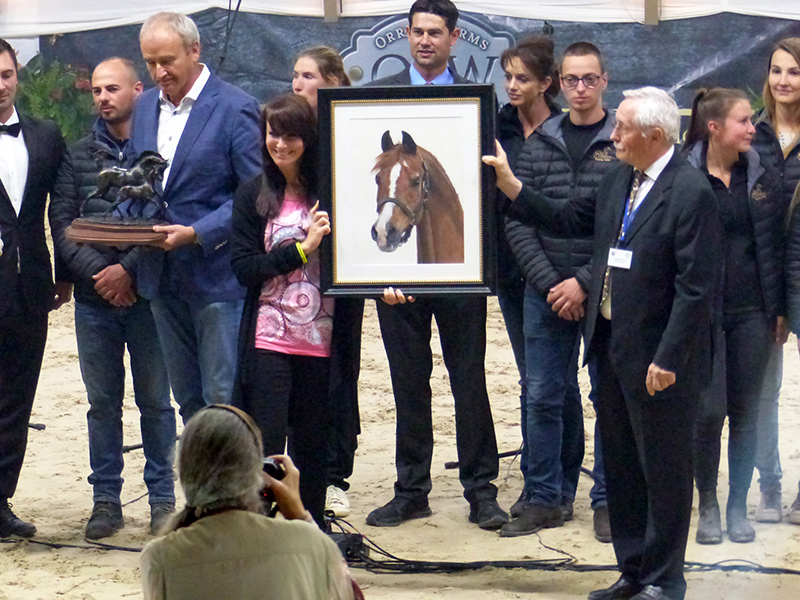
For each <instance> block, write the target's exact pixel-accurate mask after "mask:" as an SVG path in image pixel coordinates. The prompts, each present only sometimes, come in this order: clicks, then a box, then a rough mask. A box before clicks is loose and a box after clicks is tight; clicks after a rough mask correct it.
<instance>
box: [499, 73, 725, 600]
mask: <svg viewBox="0 0 800 600" xmlns="http://www.w3.org/2000/svg"><path fill="white" fill-rule="evenodd" d="M616 118H617V121H616V127H615V129H614V131H613V132H612V134H611V140H612V141H613V142H614V146H615V148H616V153H617V158H618V159H620V161H622V164H620V165H619V166H617V167H615V168H613V169H612V170H611V171H610V172H609V173H608V174H607V175H606V176H605V177H604V178H603V180H602V182H601V184H600V186H599V187H598V188H597V190H596V191H595V193H594V195H593V196H591V197H589V198H582V199H577V200H573V201H571V202H569V203H560V202H556V201H553V200H551V199H548V198H545V197H543V196H541V195H539V194H537V193H536V192H534V191H533V190H532V189H531V188H530V187H528V186H525V185H523V184H522V183H521V182H520V181H519V180H517V179H516V178H515V177H514V175H513V174H512V173H511V171H510V169H509V168H508V165H507V162H506V161H505V157H504V153H503V151H502V149H501V148H499V147H498V156H497V157H484V161H485V162H486V163H487V164H491V165H493V166H494V167H495V169H496V170H497V176H498V187H500V189H501V190H502V191H503V192H504V193H505V194H506V195H508V197H509V198H511V199H512V200H514V202H513V204H512V206H511V208H510V212H511V214H512V216H513V217H514V218H515V219H517V220H520V221H523V222H527V223H530V224H535V225H536V226H538V227H541V228H543V229H548V230H551V231H553V232H563V233H567V232H569V233H592V232H593V234H594V251H593V258H592V264H593V269H592V276H591V287H590V292H589V295H588V299H587V302H588V306H587V309H586V310H587V316H586V347H587V352H586V356H587V358H588V357H594V358H595V359H596V360H597V372H598V373H597V374H598V400H597V402H596V404H595V408H596V410H597V418H598V422H599V425H600V433H601V436H602V438H603V460H604V461H605V467H606V478H607V488H608V508H609V516H610V521H611V537H612V541H613V544H614V551H615V553H616V556H617V563H618V566H619V569H620V571H621V573H622V575H621V577H620V578H619V580H618V581H617V582H616V583H614V584H613V585H612V586H611V587H609V588H607V589H604V590H597V591H594V592H592V593H591V594H589V599H590V600H627V599H630V598H632V599H634V600H681V599H682V598H683V597H684V595H685V592H686V581H685V579H684V576H683V560H684V556H685V553H686V540H687V536H688V532H689V520H690V516H691V509H692V431H693V424H694V416H695V409H696V403H697V397H698V394H699V392H700V391H701V390H702V389H703V387H704V386H705V385H707V383H708V381H709V379H710V364H711V321H712V305H713V294H714V288H715V283H716V282H717V281H718V279H719V270H720V255H721V252H720V245H721V230H720V227H721V226H720V222H719V214H718V209H717V204H716V201H715V199H714V195H713V192H712V191H711V188H710V186H709V185H708V182H707V180H706V178H705V177H703V176H702V174H700V172H699V171H697V170H695V169H693V168H692V167H691V166H690V165H689V164H688V163H687V162H686V161H684V160H683V159H682V158H680V157H679V156H678V154H677V153H676V152H675V148H674V144H675V143H676V142H677V140H678V135H679V131H680V116H679V113H678V107H677V105H676V104H675V102H674V100H672V98H670V97H669V96H668V95H667V94H666V93H665V92H664V91H662V90H658V89H656V88H652V87H651V88H642V89H639V90H632V91H627V92H625V100H624V101H623V102H622V104H620V106H619V109H618V110H617V117H616Z"/></svg>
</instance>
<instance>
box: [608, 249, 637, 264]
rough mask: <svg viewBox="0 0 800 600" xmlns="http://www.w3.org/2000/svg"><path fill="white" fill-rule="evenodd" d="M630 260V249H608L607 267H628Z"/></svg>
mask: <svg viewBox="0 0 800 600" xmlns="http://www.w3.org/2000/svg"><path fill="white" fill-rule="evenodd" d="M632 260H633V252H632V251H631V250H623V249H622V248H609V249H608V266H609V267H614V268H615V269H630V268H631V261H632Z"/></svg>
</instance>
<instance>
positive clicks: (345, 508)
mask: <svg viewBox="0 0 800 600" xmlns="http://www.w3.org/2000/svg"><path fill="white" fill-rule="evenodd" d="M325 510H329V511H331V512H332V513H333V514H334V515H335V516H337V517H346V516H347V515H349V514H350V501H349V500H348V499H347V494H345V493H344V490H343V489H341V488H338V487H336V486H335V485H329V486H328V491H327V493H326V494H325Z"/></svg>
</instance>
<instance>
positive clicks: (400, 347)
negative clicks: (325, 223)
mask: <svg viewBox="0 0 800 600" xmlns="http://www.w3.org/2000/svg"><path fill="white" fill-rule="evenodd" d="M408 20H409V26H408V27H407V29H406V31H407V34H408V41H409V45H410V47H411V56H412V58H413V61H414V62H413V64H412V65H411V66H410V67H409V68H407V69H406V70H404V71H403V72H401V73H398V74H397V75H393V76H391V77H386V78H384V79H380V80H378V81H374V82H373V83H372V85H385V86H395V85H424V84H438V85H447V84H451V83H469V81H468V80H466V79H464V78H463V77H459V75H458V74H457V73H453V72H452V71H450V69H449V68H448V66H447V62H448V59H449V57H450V48H452V47H453V45H455V43H456V41H458V37H459V29H458V27H456V23H457V21H458V9H457V8H456V7H455V5H454V4H453V3H452V2H450V0H417V2H415V3H414V4H413V5H412V7H411V10H410V12H409V15H408ZM386 300H387V301H386V302H378V319H379V321H380V327H381V334H382V336H383V343H384V347H385V348H386V355H387V357H388V359H389V370H390V372H391V377H392V389H393V390H394V399H395V406H396V409H397V434H396V435H397V442H396V444H397V446H396V457H395V463H396V468H397V481H396V482H395V484H394V492H395V494H394V498H393V499H392V500H391V501H390V502H388V503H387V504H386V505H384V506H382V507H380V508H376V509H375V510H373V511H372V512H371V513H370V514H369V515H368V516H367V524H368V525H373V526H376V527H391V526H394V525H399V524H400V523H402V522H404V521H407V520H409V519H416V518H423V517H427V516H430V515H431V509H430V506H429V505H428V494H429V493H430V491H431V487H432V484H431V472H430V471H431V457H432V454H433V425H432V422H431V386H430V377H431V371H432V369H433V359H432V355H431V345H430V341H431V319H432V318H433V317H435V318H436V324H437V326H438V327H439V335H440V338H441V342H442V356H443V358H444V362H445V365H446V367H447V371H448V373H449V375H450V387H451V389H452V392H453V399H454V401H455V413H456V447H457V450H458V459H459V464H460V472H459V477H460V480H461V485H462V486H463V487H464V497H465V498H466V499H467V501H468V502H469V504H470V511H469V520H470V522H472V523H476V524H477V525H478V526H479V527H481V528H482V529H498V528H500V527H501V526H502V525H503V524H504V523H507V522H508V514H506V512H505V511H503V510H502V509H501V508H500V506H498V504H497V488H496V487H495V486H494V484H493V483H492V480H493V479H495V478H496V477H497V473H498V462H497V441H496V439H495V433H494V422H493V420H492V410H491V406H490V404H489V396H488V394H487V392H486V373H485V369H484V358H485V356H486V298H483V297H477V296H425V297H422V298H418V299H417V300H416V302H414V303H412V302H413V300H412V299H411V298H409V300H410V302H408V303H406V302H405V300H406V299H405V297H404V296H403V294H402V293H397V294H395V293H394V291H392V292H390V293H389V295H388V296H387V298H386ZM392 304H394V305H392Z"/></svg>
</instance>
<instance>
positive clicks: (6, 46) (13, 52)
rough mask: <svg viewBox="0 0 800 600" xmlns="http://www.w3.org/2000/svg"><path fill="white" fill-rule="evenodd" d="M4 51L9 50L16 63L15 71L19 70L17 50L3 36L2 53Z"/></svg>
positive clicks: (0, 51)
mask: <svg viewBox="0 0 800 600" xmlns="http://www.w3.org/2000/svg"><path fill="white" fill-rule="evenodd" d="M3 52H8V53H9V54H10V55H11V62H13V63H14V71H16V70H17V51H16V50H14V48H13V47H12V46H11V44H9V43H8V42H7V41H5V40H4V39H3V38H0V54H2V53H3Z"/></svg>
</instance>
